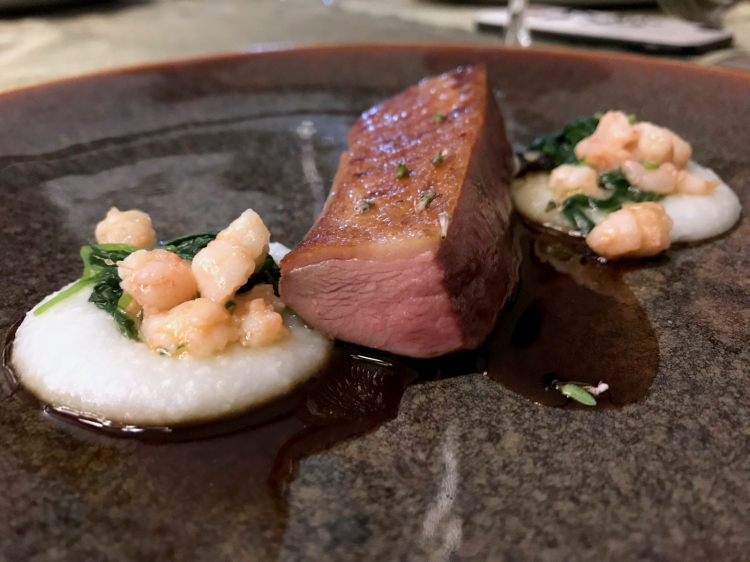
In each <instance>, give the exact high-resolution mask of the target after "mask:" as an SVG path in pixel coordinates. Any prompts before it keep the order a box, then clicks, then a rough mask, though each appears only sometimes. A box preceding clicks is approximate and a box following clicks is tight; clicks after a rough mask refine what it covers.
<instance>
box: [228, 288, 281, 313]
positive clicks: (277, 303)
mask: <svg viewBox="0 0 750 562" xmlns="http://www.w3.org/2000/svg"><path fill="white" fill-rule="evenodd" d="M253 299H264V300H266V301H268V302H270V303H271V304H272V305H273V307H274V309H275V310H276V312H281V311H282V310H284V309H285V308H286V305H285V304H284V302H283V301H282V300H281V299H280V298H279V297H277V296H276V293H274V291H273V285H267V284H265V283H258V284H257V285H255V286H254V287H253V288H252V289H250V291H249V292H247V293H243V294H241V295H237V298H236V299H235V302H236V303H242V302H243V301H251V300H253Z"/></svg>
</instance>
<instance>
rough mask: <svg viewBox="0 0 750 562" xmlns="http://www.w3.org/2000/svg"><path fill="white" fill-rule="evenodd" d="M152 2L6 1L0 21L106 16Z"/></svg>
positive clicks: (101, 0) (140, 0) (1, 8)
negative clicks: (87, 15) (82, 15)
mask: <svg viewBox="0 0 750 562" xmlns="http://www.w3.org/2000/svg"><path fill="white" fill-rule="evenodd" d="M151 3H153V0H6V1H0V19H6V20H10V19H21V18H28V17H37V18H66V17H73V16H78V15H81V14H88V13H99V14H108V13H112V12H117V11H119V10H122V9H125V8H130V7H132V6H141V5H145V4H151Z"/></svg>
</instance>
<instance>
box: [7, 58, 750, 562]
mask: <svg viewBox="0 0 750 562" xmlns="http://www.w3.org/2000/svg"><path fill="white" fill-rule="evenodd" d="M480 62H481V63H486V64H487V65H488V68H489V70H490V74H491V78H492V83H493V85H494V87H495V89H496V90H495V91H496V95H497V99H498V101H499V103H500V104H501V106H502V109H503V111H504V113H505V116H506V120H507V125H508V134H509V135H510V136H511V137H512V140H513V141H514V142H516V143H525V142H528V141H529V140H530V139H532V138H533V137H534V136H535V135H537V134H539V133H542V132H546V131H550V130H553V129H555V128H558V127H559V126H561V125H562V124H564V123H565V122H567V121H568V120H570V119H572V118H574V117H576V116H579V115H585V114H591V113H593V112H595V111H600V110H604V109H607V108H621V109H623V110H626V111H628V112H633V113H636V114H637V115H638V116H639V117H640V118H642V119H648V120H653V121H656V122H658V123H661V124H663V125H666V126H669V127H671V128H674V129H675V130H677V131H678V132H680V133H681V134H683V135H684V136H685V137H687V138H688V139H690V140H691V141H692V142H693V145H694V147H695V156H696V158H697V160H699V161H700V162H702V163H704V164H705V165H708V166H710V167H712V168H714V169H716V170H717V171H718V172H719V173H720V174H721V175H722V176H723V177H724V178H725V179H726V180H727V182H728V183H729V184H730V185H731V186H732V187H733V188H735V189H736V190H737V191H738V193H739V194H740V197H741V198H742V200H743V202H744V204H745V205H747V203H748V199H750V188H749V187H748V183H749V182H750V156H748V152H747V147H748V146H750V75H745V74H740V73H731V72H726V71H719V70H712V69H706V68H700V67H697V66H690V65H686V64H679V63H674V62H667V61H659V60H647V59H641V58H634V57H626V56H619V55H608V54H593V53H587V52H575V51H570V52H566V51H545V50H531V51H509V50H504V49H502V48H492V47H460V46H454V47H451V46H445V47H441V46H414V45H409V46H397V45H396V46H382V45H381V46H339V47H321V48H309V49H300V50H290V51H281V52H267V53H260V54H250V55H236V56H227V57H219V58H212V59H206V60H196V61H187V62H178V63H169V64H164V65H157V66H150V67H144V68H136V69H130V70H125V71H122V72H116V73H108V74H101V75H96V76H90V77H85V78H80V79H75V80H69V81H63V82H58V83H54V84H50V85H46V86H43V87H38V88H31V89H26V90H21V91H16V92H11V93H8V94H5V95H3V96H1V97H0V186H2V187H0V231H1V232H2V236H3V251H2V259H1V260H0V277H1V278H2V289H3V290H2V292H1V293H0V329H2V331H3V332H5V331H7V330H8V329H9V328H10V327H11V325H12V324H13V322H14V321H16V320H17V319H18V318H20V317H21V316H22V314H23V312H24V311H25V310H27V309H29V308H30V307H31V306H32V305H33V304H34V303H36V302H37V301H39V300H40V299H41V298H42V297H43V296H44V295H45V294H47V293H49V292H51V291H53V290H55V289H57V288H58V287H60V286H61V285H63V284H64V283H66V282H68V281H70V280H72V279H74V278H75V277H77V276H78V274H79V269H80V266H79V263H78V258H77V254H78V247H79V245H81V244H82V243H83V242H85V241H86V240H87V239H88V238H89V237H90V236H91V234H92V229H93V227H94V225H95V223H96V221H97V220H98V219H99V218H100V217H101V216H103V215H104V213H105V211H106V210H107V208H108V207H109V206H110V205H113V204H115V205H118V206H120V207H121V208H132V207H137V208H143V209H147V210H148V211H149V212H150V213H151V214H152V216H153V217H154V220H155V225H156V228H157V230H158V232H159V233H160V235H161V236H162V237H163V238H170V237H173V236H177V235H180V234H183V233H186V232H196V231H202V230H208V229H213V228H218V227H221V226H222V225H225V224H227V222H228V221H229V220H230V219H232V218H233V217H235V216H236V215H237V214H238V212H239V210H241V209H244V208H246V207H252V208H254V209H256V210H257V211H259V212H260V213H261V215H262V216H263V217H264V218H265V220H266V222H267V224H269V226H270V229H271V231H272V233H273V236H274V237H275V238H276V239H277V240H279V241H281V242H284V243H286V244H288V245H293V244H294V243H295V242H297V241H298V240H299V239H300V238H301V236H302V235H303V234H304V233H305V231H306V230H307V229H308V227H309V226H310V225H311V224H312V223H313V221H314V219H315V217H316V215H317V213H318V211H319V210H320V208H321V205H322V204H323V201H324V198H325V192H326V189H327V186H328V185H329V183H330V181H331V179H332V177H333V174H334V172H335V169H336V165H337V161H338V156H339V153H340V152H341V151H342V150H343V149H344V148H345V144H346V134H347V129H348V128H349V126H350V125H351V124H352V122H353V121H354V119H355V118H356V116H357V115H358V113H359V112H361V111H362V110H364V109H366V108H368V107H369V106H370V105H372V104H374V103H376V102H378V101H380V100H382V99H384V98H386V97H387V96H390V95H392V94H394V93H396V92H398V91H400V90H402V89H404V88H406V87H407V86H409V85H411V84H414V83H415V82H417V81H418V80H419V79H421V78H422V77H424V76H427V75H433V74H436V73H439V72H442V71H445V70H448V69H451V68H453V67H455V66H457V65H462V64H469V63H480ZM748 240H750V224H749V223H748V221H747V220H743V221H742V222H741V224H740V225H739V227H737V228H736V229H734V230H733V231H732V232H731V233H730V234H729V235H727V236H726V237H724V238H721V239H718V240H713V241H710V242H708V243H706V244H703V245H700V246H699V247H695V248H681V249H673V250H671V251H669V252H668V253H667V255H666V256H665V257H664V258H662V259H661V260H657V261H655V262H650V263H648V264H646V265H645V266H644V267H642V268H628V269H627V270H625V269H613V270H611V271H610V273H611V275H610V276H609V277H607V276H606V275H605V277H607V279H608V280H607V279H605V281H603V282H602V283H603V284H602V283H600V282H598V281H597V282H594V281H592V278H591V277H590V276H589V275H588V273H586V272H587V271H589V270H587V269H585V267H584V269H581V268H579V267H578V265H576V264H578V262H572V261H570V262H567V263H568V265H567V266H566V265H564V264H563V265H560V264H561V262H560V261H559V260H558V262H554V260H552V262H551V263H552V264H553V265H555V264H556V265H555V266H556V267H557V268H558V269H562V270H566V271H569V272H570V273H572V276H570V277H562V278H561V279H562V281H560V279H558V281H557V282H556V283H557V285H555V284H552V285H549V287H559V286H560V283H562V286H563V289H564V290H557V289H555V290H554V291H552V290H548V291H547V294H545V291H544V290H542V291H541V292H538V294H537V297H535V298H536V299H537V300H535V301H533V302H531V304H529V302H526V303H521V304H519V303H516V306H514V307H513V309H511V312H510V313H509V314H510V315H511V316H512V315H513V314H518V313H519V312H520V313H524V314H522V318H521V320H519V322H521V323H523V322H526V323H527V324H529V323H531V324H534V322H536V323H537V324H535V326H536V328H534V326H532V328H533V329H532V330H531V331H532V332H533V331H534V329H536V330H537V333H536V335H537V336H539V337H542V336H544V330H545V325H546V324H544V322H546V320H543V319H544V318H551V317H553V316H554V314H547V316H544V313H545V311H547V312H549V310H548V309H549V308H550V307H552V311H553V312H555V311H557V313H558V314H557V316H556V317H555V318H556V320H555V321H554V322H553V324H552V325H553V326H557V328H556V329H555V330H554V333H553V334H551V336H550V334H549V333H548V334H547V335H546V336H544V337H547V338H549V337H552V338H553V339H555V341H557V340H556V338H557V337H558V336H559V337H560V338H563V340H560V341H565V342H568V343H566V349H567V352H566V353H564V354H563V355H560V350H559V349H557V351H555V353H556V354H557V355H555V356H554V358H555V360H561V361H562V360H565V359H566V357H567V363H566V364H567V365H568V368H570V365H571V364H572V365H576V364H578V365H581V366H583V367H582V368H581V369H579V372H578V373H577V374H579V375H581V376H585V377H588V378H590V379H597V378H604V379H607V380H608V381H609V382H610V383H611V384H613V385H614V386H617V385H618V381H625V382H620V383H619V384H620V388H619V389H618V392H620V393H621V395H622V396H628V392H630V391H632V392H631V394H632V395H631V396H630V397H629V398H628V400H625V401H631V399H632V400H637V401H635V402H634V403H632V404H630V405H627V406H624V407H621V408H608V409H595V410H584V409H581V408H578V409H576V408H567V407H566V408H553V407H545V406H541V405H538V404H535V403H534V402H532V401H529V400H528V399H527V398H525V397H523V396H521V395H519V394H516V393H515V392H513V391H511V390H509V389H508V388H506V387H505V386H503V385H500V384H497V383H496V382H494V381H493V380H491V379H490V378H488V377H484V376H482V375H468V376H460V377H455V376H452V375H455V374H457V371H455V370H452V369H453V367H452V364H451V363H450V362H447V361H446V362H445V363H444V364H440V363H438V367H439V371H440V372H441V373H442V376H439V377H433V378H434V379H436V380H431V381H428V382H425V383H424V384H420V385H413V386H410V387H409V388H407V390H406V393H405V394H404V396H403V399H402V400H401V404H400V408H398V415H397V416H396V417H395V419H393V420H392V421H389V422H387V423H385V424H383V425H380V426H379V427H378V428H377V429H375V430H373V431H369V432H365V433H362V432H363V431H364V430H365V429H368V428H372V426H373V425H377V423H372V420H369V421H366V422H362V423H359V422H360V421H361V420H362V419H364V418H366V417H367V416H366V415H362V416H359V413H357V412H354V413H351V412H348V413H346V412H345V413H344V414H341V415H340V416H339V418H340V419H343V418H345V419H346V420H347V424H346V427H345V428H343V429H342V428H341V427H340V426H336V425H330V426H326V424H320V423H318V424H317V425H316V422H315V421H314V420H313V422H310V420H309V419H306V418H305V416H304V415H302V414H298V415H295V416H286V417H282V418H281V419H280V420H279V421H276V422H274V423H270V424H266V425H262V426H259V427H256V428H254V429H246V430H241V431H238V432H236V433H233V434H231V435H226V436H223V437H214V438H210V439H203V440H192V441H187V442H179V443H175V442H160V441H153V440H151V441H142V440H138V439H123V438H118V437H110V436H105V435H102V434H100V433H97V432H96V431H92V430H86V429H85V428H81V427H76V426H74V425H71V424H69V423H64V422H61V421H59V420H56V419H53V418H51V417H50V416H48V415H45V414H43V413H42V412H41V411H39V410H38V409H35V408H34V406H33V405H31V404H29V403H27V402H25V401H24V400H22V399H20V398H19V396H18V395H13V396H6V398H5V399H4V400H3V402H2V407H1V408H0V485H1V486H2V490H3V493H2V494H1V495H0V560H8V561H32V560H33V561H36V562H42V561H48V560H49V561H52V560H64V561H76V562H82V561H89V560H91V561H101V562H104V561H126V560H138V561H172V560H174V561H196V560H201V561H203V560H205V561H212V562H213V561H219V560H227V561H233V562H239V561H273V560H283V561H316V562H319V561H324V560H325V561H327V560H334V561H357V562H360V561H389V562H390V561H404V562H406V561H408V562H415V561H422V560H424V561H427V560H430V561H432V560H441V561H442V560H453V561H458V560H467V561H468V560H471V561H479V560H498V561H500V560H502V561H522V560H524V561H531V560H554V561H562V560H591V561H597V562H598V561H603V560H639V561H640V560H643V561H657V560H658V561H680V562H689V561H696V562H697V561H705V560H748V559H750V555H749V554H748V552H750V407H748V404H750V366H749V365H748V359H750V346H749V345H748V344H749V343H750V282H749V281H748V279H750V251H749V246H748V242H747V241H748ZM543 246H544V245H543V244H541V243H537V244H536V245H534V244H533V243H532V244H531V245H530V246H528V247H527V249H529V248H531V249H533V250H534V252H532V253H536V254H537V257H533V256H532V257H531V258H530V260H532V261H528V260H527V262H528V263H532V264H534V263H536V264H537V265H536V266H535V267H537V274H538V277H539V278H538V279H537V281H538V282H539V283H541V284H540V285H538V286H540V287H542V288H544V287H546V286H547V285H544V283H545V282H546V281H545V280H548V279H550V278H551V277H554V276H555V275H558V276H559V275H560V274H557V273H555V272H554V270H553V269H552V266H551V265H547V266H544V267H547V269H543V268H542V269H539V267H541V266H540V265H539V264H540V260H539V256H543V255H544V252H545V250H544V247H543ZM533 260H536V261H533ZM583 265H585V264H583ZM582 272H583V273H582ZM600 273H601V272H600ZM615 277H616V278H617V283H619V285H617V288H616V289H612V288H611V284H608V283H610V282H613V281H612V278H615ZM527 286H528V284H527ZM608 287H609V288H608ZM550 293H552V294H550ZM594 294H595V295H598V296H597V298H600V301H596V300H594V301H592V300H591V298H589V297H591V295H594ZM587 295H588V296H587ZM532 300H533V299H532ZM626 301H628V302H629V303H630V304H629V305H628V307H626V308H624V309H622V310H621V311H620V313H618V314H619V316H617V315H615V316H616V317H612V318H614V320H607V318H609V317H608V316H607V315H606V314H604V316H602V317H601V318H600V317H599V316H597V314H599V312H600V311H601V310H604V309H610V308H611V307H613V306H619V305H620V304H621V303H623V302H626ZM592 302H593V303H594V304H593V305H592ZM597 302H599V303H600V304H596V303H597ZM556 303H558V304H556ZM522 305H523V306H527V305H528V308H523V306H522ZM534 307H536V308H534ZM555 307H558V308H555ZM559 307H561V308H559ZM528 310H531V311H532V312H533V313H534V314H531V315H530V316H529V314H525V312H526V311H528ZM617 310H620V309H617ZM535 315H536V316H535ZM537 317H538V318H537ZM535 318H536V320H534V319H535ZM540 318H541V319H542V320H539V319H540ZM539 322H541V325H539ZM555 322H556V324H555ZM568 324H570V326H571V328H570V329H568V328H567V326H568ZM582 325H584V326H583V327H582ZM576 326H577V327H576ZM574 328H575V329H574ZM579 328H580V329H579ZM547 331H549V330H547ZM540 334H541V335H540ZM512 337H515V332H514V335H512V336H511V339H512ZM565 338H567V339H565ZM602 338H603V339H602ZM517 339H518V338H517ZM532 339H533V338H532ZM521 340H523V338H521ZM514 341H515V340H514ZM618 342H619V343H618ZM623 342H624V343H623ZM532 343H533V341H531V340H529V341H527V342H525V343H524V341H520V343H519V341H516V344H517V346H516V347H517V348H518V349H524V346H527V347H528V346H530V345H531V344H532ZM530 349H533V347H531V348H530ZM612 350H614V353H613V352H612ZM518 353H520V352H518V351H517V350H516V351H513V350H511V351H508V354H507V357H508V359H507V362H509V363H513V362H515V365H516V367H521V368H522V367H523V366H524V364H527V363H528V364H529V365H531V366H533V368H534V369H537V370H539V369H544V368H545V367H544V360H545V357H546V355H545V354H544V353H536V354H535V355H536V356H535V357H529V356H523V355H518ZM608 354H609V355H608ZM600 356H602V357H610V359H611V360H608V361H607V362H606V363H604V364H603V363H602V362H601V361H598V362H597V361H594V362H593V363H592V362H591V358H592V357H594V358H596V357H600ZM617 357H628V358H634V359H633V360H632V361H630V360H629V361H625V362H624V363H623V362H622V361H618V359H617ZM497 360H498V359H496V361H497ZM499 361H500V363H501V364H502V363H503V361H504V359H503V356H501V357H500V358H499ZM540 361H541V363H540ZM587 365H589V366H588V367H586V366H587ZM590 365H594V367H591V366H590ZM530 368H531V367H530ZM552 368H554V366H553V367H552ZM610 368H611V370H612V371H611V373H610V372H609V369H610ZM572 369H573V370H574V371H575V368H572ZM597 369H598V370H597ZM536 374H539V373H536ZM614 374H616V375H617V377H615V376H614ZM376 375H377V373H376ZM628 381H630V382H628ZM644 381H645V383H644ZM652 381H653V384H651V382H652ZM389 384H391V382H389V380H386V379H384V378H383V377H380V378H379V376H373V377H372V380H370V381H369V382H368V385H369V386H367V385H366V387H367V388H366V390H367V391H368V392H371V394H372V396H374V397H375V399H376V400H375V402H377V400H378V399H380V398H383V397H385V398H388V399H391V398H394V397H395V400H392V401H391V402H389V403H386V402H388V400H385V402H383V401H382V400H381V402H379V403H378V404H379V406H378V407H382V408H383V412H381V413H383V416H382V417H388V416H393V415H395V411H396V408H397V406H398V395H399V394H400V387H399V388H395V389H394V388H390V387H389V386H388V385H389ZM399 384H400V383H399ZM649 385H650V387H649ZM355 386H356V385H355ZM391 386H393V385H391ZM396 386H398V384H396ZM511 386H513V385H511ZM358 388H361V387H358ZM514 388H515V390H518V391H519V392H522V393H523V392H525V390H524V388H523V385H522V384H521V385H520V386H516V387H514ZM339 390H340V389H339ZM345 390H346V389H345ZM350 390H351V389H349V390H347V392H349V391H350ZM337 392H338V390H337ZM327 396H328V395H327ZM308 398H309V397H308ZM329 398H330V396H329ZM316 399H317V398H316ZM334 402H335V399H334ZM349 403H350V402H348V401H347V402H346V405H348V404H349ZM362 403H363V404H364V403H365V402H362ZM357 404H359V403H357ZM307 406H308V410H311V411H312V409H313V408H312V407H311V406H310V404H309V399H308V404H307ZM329 406H330V407H329ZM316 407H317V406H316ZM326 408H327V409H325V408H323V410H325V412H328V413H329V414H330V415H331V416H333V417H336V416H337V415H339V414H337V412H339V413H340V410H341V404H338V405H336V404H334V405H333V406H331V404H328V406H326ZM337 408H339V409H338V410H337ZM323 410H321V409H320V408H318V410H316V411H317V412H318V414H320V411H323ZM360 413H361V412H360ZM366 413H367V412H365V414H366ZM342 416H343V418H342ZM358 416H359V417H358ZM350 422H351V423H350ZM358 424H359V425H358ZM352 435H355V436H354V437H349V438H348V439H343V438H344V437H347V436H352ZM331 444H333V446H332V448H330V449H328V450H326V449H325V447H326V446H328V445H331Z"/></svg>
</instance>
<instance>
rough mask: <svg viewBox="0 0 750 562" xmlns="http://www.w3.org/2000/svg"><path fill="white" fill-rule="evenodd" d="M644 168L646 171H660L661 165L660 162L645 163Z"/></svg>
mask: <svg viewBox="0 0 750 562" xmlns="http://www.w3.org/2000/svg"><path fill="white" fill-rule="evenodd" d="M643 167H644V168H645V169H646V170H658V169H659V163H658V162H644V163H643Z"/></svg>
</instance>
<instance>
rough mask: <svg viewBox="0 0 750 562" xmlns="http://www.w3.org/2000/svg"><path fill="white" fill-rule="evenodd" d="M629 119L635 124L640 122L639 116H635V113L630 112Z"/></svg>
mask: <svg viewBox="0 0 750 562" xmlns="http://www.w3.org/2000/svg"><path fill="white" fill-rule="evenodd" d="M628 121H629V122H630V124H631V125H635V124H636V123H638V117H636V116H635V113H630V114H628Z"/></svg>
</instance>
